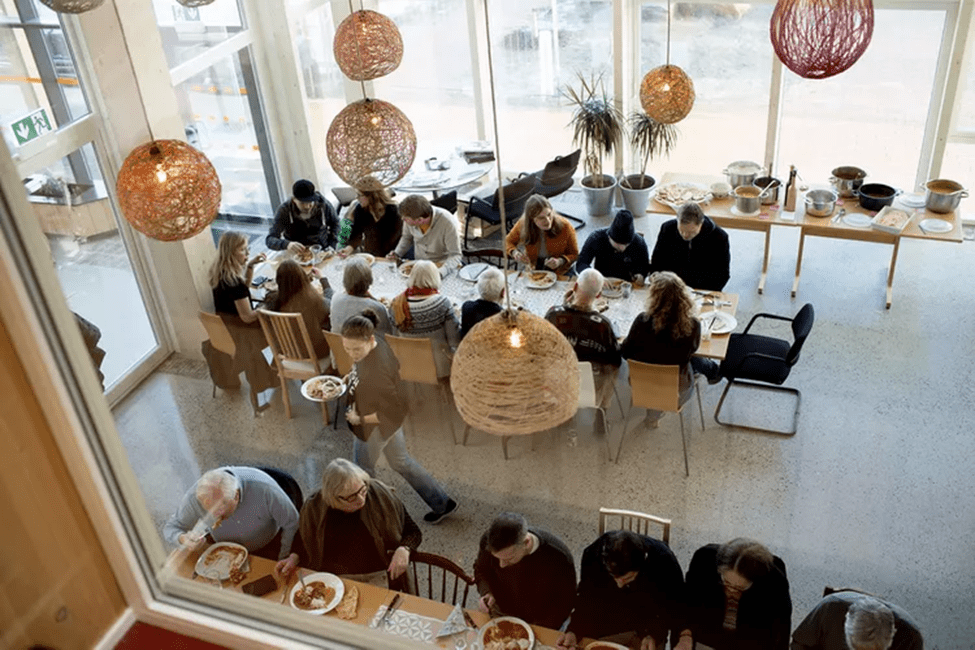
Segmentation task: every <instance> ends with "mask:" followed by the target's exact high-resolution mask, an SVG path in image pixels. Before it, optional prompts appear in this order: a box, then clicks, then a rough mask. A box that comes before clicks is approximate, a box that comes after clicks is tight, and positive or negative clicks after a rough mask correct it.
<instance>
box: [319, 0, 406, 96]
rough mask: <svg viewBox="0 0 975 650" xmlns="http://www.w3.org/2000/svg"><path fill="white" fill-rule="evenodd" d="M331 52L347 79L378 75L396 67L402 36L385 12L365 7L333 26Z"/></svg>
mask: <svg viewBox="0 0 975 650" xmlns="http://www.w3.org/2000/svg"><path fill="white" fill-rule="evenodd" d="M332 53H333V54H334V55H335V62H336V63H338V64H339V69H341V70H342V73H343V74H345V76H346V77H348V78H349V79H352V80H353V81H368V80H370V79H377V78H379V77H383V76H386V75H388V74H389V73H390V72H392V71H393V70H395V69H396V68H398V67H399V64H400V61H402V60H403V37H402V36H400V33H399V29H398V28H397V27H396V23H394V22H393V21H392V20H390V19H389V18H387V17H386V16H384V15H382V14H380V13H377V12H375V11H369V10H368V9H365V10H361V11H356V12H354V13H352V14H350V15H349V16H348V17H347V18H346V19H345V20H343V21H342V22H341V23H340V24H339V26H338V29H336V30H335V39H334V40H333V41H332Z"/></svg>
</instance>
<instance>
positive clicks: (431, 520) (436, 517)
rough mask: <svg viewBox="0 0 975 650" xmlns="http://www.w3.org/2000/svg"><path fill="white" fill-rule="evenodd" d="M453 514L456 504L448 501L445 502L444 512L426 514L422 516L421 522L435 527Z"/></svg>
mask: <svg viewBox="0 0 975 650" xmlns="http://www.w3.org/2000/svg"><path fill="white" fill-rule="evenodd" d="M455 512H457V502H456V501H454V500H453V499H449V500H448V501H447V509H446V510H444V511H443V512H428V513H427V514H425V515H423V521H425V522H427V523H428V524H433V525H436V524H439V523H440V522H441V521H443V520H444V519H446V518H447V517H449V516H450V515H452V514H454V513H455Z"/></svg>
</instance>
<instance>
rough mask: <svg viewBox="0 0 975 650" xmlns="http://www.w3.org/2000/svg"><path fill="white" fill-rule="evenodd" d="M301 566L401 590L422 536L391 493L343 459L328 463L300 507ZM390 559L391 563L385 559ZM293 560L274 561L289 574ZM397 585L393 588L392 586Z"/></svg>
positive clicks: (293, 563) (281, 571)
mask: <svg viewBox="0 0 975 650" xmlns="http://www.w3.org/2000/svg"><path fill="white" fill-rule="evenodd" d="M300 530H301V538H302V540H303V542H304V546H305V550H306V556H307V557H302V558H301V563H302V566H303V567H305V568H307V569H311V570H313V571H328V572H329V573H334V574H336V575H340V576H343V577H346V578H349V579H352V580H359V581H361V582H371V583H373V584H385V582H386V579H387V577H388V580H389V584H390V586H392V587H393V588H396V587H397V586H402V585H403V581H404V579H405V577H406V576H405V574H406V569H407V566H408V565H409V561H410V555H411V554H412V553H414V552H415V551H416V549H417V547H418V546H419V545H420V542H421V541H422V540H423V534H422V533H421V532H420V528H419V526H417V525H416V522H414V521H413V519H412V518H411V517H410V515H409V513H408V512H407V511H406V508H405V507H404V506H403V503H402V502H401V501H400V500H399V498H397V497H396V495H395V494H393V491H392V489H390V488H389V487H388V486H386V485H385V484H383V483H382V482H381V481H378V480H376V479H374V478H370V477H369V474H367V473H366V471H365V470H363V469H362V468H361V467H359V466H358V465H356V464H355V463H352V462H350V461H348V460H346V459H344V458H336V459H334V460H333V461H331V462H330V463H329V464H328V465H327V466H326V467H325V471H324V473H323V474H322V487H321V489H320V490H318V491H317V492H315V494H313V495H312V496H311V497H309V498H308V501H306V502H305V505H304V506H303V507H302V508H301V524H300ZM390 558H391V559H390ZM297 564H298V562H297V560H291V559H290V558H289V560H286V561H285V562H282V563H279V567H278V568H279V573H280V574H281V575H283V576H285V577H288V576H290V575H291V574H292V573H293V572H294V570H295V568H296V567H297ZM397 583H399V584H397Z"/></svg>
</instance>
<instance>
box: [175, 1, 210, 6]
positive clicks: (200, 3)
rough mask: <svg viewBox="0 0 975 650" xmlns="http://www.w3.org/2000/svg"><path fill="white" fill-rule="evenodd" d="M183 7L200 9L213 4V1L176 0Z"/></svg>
mask: <svg viewBox="0 0 975 650" xmlns="http://www.w3.org/2000/svg"><path fill="white" fill-rule="evenodd" d="M176 2H178V3H180V4H181V5H183V6H184V7H202V6H204V5H210V4H213V0H176Z"/></svg>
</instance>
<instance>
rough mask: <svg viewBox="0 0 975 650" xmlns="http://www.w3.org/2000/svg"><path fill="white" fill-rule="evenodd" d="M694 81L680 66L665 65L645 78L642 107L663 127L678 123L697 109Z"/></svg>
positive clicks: (641, 89)
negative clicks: (695, 105)
mask: <svg viewBox="0 0 975 650" xmlns="http://www.w3.org/2000/svg"><path fill="white" fill-rule="evenodd" d="M695 97H696V95H695V93H694V82H693V81H691V78H690V77H688V76H687V74H686V73H685V72H684V71H683V70H681V69H680V68H679V67H677V66H676V65H671V64H669V63H668V64H667V65H662V66H660V67H657V68H654V69H653V70H651V71H650V72H648V73H647V74H646V75H645V76H644V77H643V82H642V83H641V84H640V105H641V106H643V110H644V111H646V113H647V115H649V116H650V117H652V118H653V119H655V120H656V121H657V122H660V123H661V124H674V123H675V122H680V121H681V120H682V119H684V118H685V117H687V114H688V113H690V112H691V109H692V108H693V107H694V99H695Z"/></svg>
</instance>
